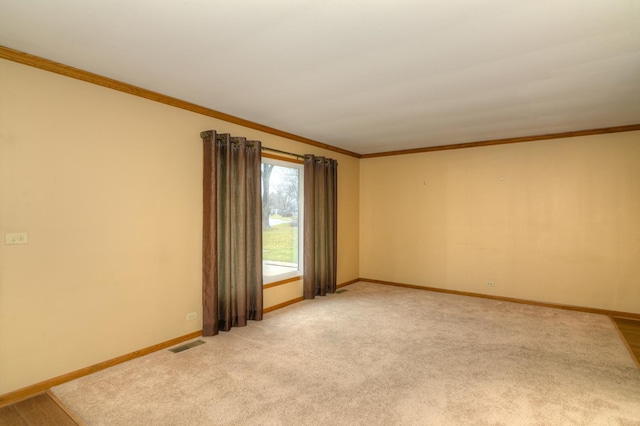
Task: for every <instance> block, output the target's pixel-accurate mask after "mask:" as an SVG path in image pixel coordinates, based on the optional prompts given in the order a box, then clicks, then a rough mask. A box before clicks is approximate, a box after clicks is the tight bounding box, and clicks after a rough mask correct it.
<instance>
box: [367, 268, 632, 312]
mask: <svg viewBox="0 0 640 426" xmlns="http://www.w3.org/2000/svg"><path fill="white" fill-rule="evenodd" d="M359 281H362V282H367V283H374V284H383V285H392V286H396V287H405V288H413V289H417V290H427V291H435V292H438V293H449V294H457V295H460V296H470V297H480V298H483V299H493V300H500V301H503V302H513V303H520V304H523V305H533V306H542V307H545V308H556V309H564V310H568V311H578V312H586V313H589V314H599V315H606V316H609V317H622V318H632V319H640V314H634V313H631V312H620V311H610V310H608V309H599V308H587V307H584V306H573V305H563V304H560V303H549V302H537V301H535V300H527V299H518V298H515V297H504V296H495V295H491V294H482V293H471V292H467V291H458V290H449V289H444V288H437V287H427V286H421V285H413V284H404V283H397V282H392V281H383V280H374V279H370V278H360V280H359Z"/></svg>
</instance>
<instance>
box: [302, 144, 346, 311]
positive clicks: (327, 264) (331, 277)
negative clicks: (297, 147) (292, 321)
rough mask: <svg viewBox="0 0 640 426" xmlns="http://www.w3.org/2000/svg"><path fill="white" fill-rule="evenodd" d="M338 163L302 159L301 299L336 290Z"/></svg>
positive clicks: (314, 158) (318, 159)
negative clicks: (302, 241)
mask: <svg viewBox="0 0 640 426" xmlns="http://www.w3.org/2000/svg"><path fill="white" fill-rule="evenodd" d="M337 182H338V162H337V161H336V160H333V159H330V158H325V157H315V156H313V155H305V156H304V287H303V288H304V291H303V293H304V298H305V299H313V298H315V296H324V295H326V294H327V293H334V292H335V291H336V281H337V268H336V265H337V259H338V252H337V235H338V227H337V223H338V188H337Z"/></svg>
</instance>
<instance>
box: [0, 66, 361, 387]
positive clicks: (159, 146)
mask: <svg viewBox="0 0 640 426" xmlns="http://www.w3.org/2000/svg"><path fill="white" fill-rule="evenodd" d="M0 76H1V78H0V236H2V238H3V240H4V235H5V233H8V232H28V234H29V244H26V245H11V246H8V245H4V244H0V395H1V394H4V393H6V392H10V391H13V390H16V389H18V388H21V387H24V386H28V385H31V384H34V383H37V382H40V381H43V380H46V379H49V378H53V377H56V376H58V375H61V374H65V373H68V372H71V371H74V370H77V369H80V368H83V367H86V366H89V365H92V364H95V363H98V362H102V361H105V360H108V359H111V358H114V357H117V356H120V355H123V354H126V353H129V352H132V351H135V350H138V349H141V348H144V347H147V346H150V345H154V344H157V343H160V342H163V341H166V340H169V339H172V338H175V337H178V336H182V335H185V334H187V333H190V332H193V331H196V330H199V329H200V328H201V326H202V322H201V313H202V308H201V271H200V268H201V229H202V225H201V224H202V193H201V191H202V142H201V139H200V136H199V134H200V132H201V131H202V130H207V129H215V130H218V131H221V132H231V133H232V134H234V135H239V136H246V137H249V138H251V139H259V140H261V141H262V142H263V144H264V145H265V146H270V147H273V148H279V149H285V150H290V151H293V152H299V153H315V154H328V155H330V156H331V157H333V158H336V159H338V161H339V164H340V165H339V179H340V183H339V213H338V214H339V221H340V229H339V235H338V240H339V249H338V262H339V266H338V282H345V281H348V280H352V279H355V278H357V277H358V255H359V253H358V219H359V218H358V207H359V199H358V191H359V160H358V159H356V158H352V157H347V156H344V155H340V154H336V153H333V152H327V151H323V150H321V149H318V148H315V147H311V146H309V145H303V144H300V143H297V142H295V141H291V140H287V139H283V138H280V137H276V136H273V135H269V134H265V133H261V132H258V131H255V130H252V129H247V128H243V127H240V126H236V125H233V124H229V123H226V122H222V121H218V120H215V119H212V118H209V117H206V116H201V115H198V114H194V113H191V112H187V111H183V110H180V109H176V108H173V107H170V106H166V105H162V104H158V103H155V102H152V101H148V100H145V99H141V98H138V97H134V96H131V95H127V94H123V93H120V92H117V91H113V90H109V89H106V88H102V87H98V86H95V85H91V84H88V83H84V82H81V81H77V80H73V79H70V78H66V77H62V76H59V75H55V74H52V73H49V72H45V71H41V70H38V69H35V68H31V67H27V66H24V65H19V64H16V63H13V62H8V61H5V60H0ZM301 295H302V290H301V286H300V283H292V284H289V285H286V286H282V288H280V287H274V288H271V289H267V290H265V302H266V305H265V307H269V306H272V305H277V304H279V303H283V302H286V301H288V300H291V299H294V298H297V297H300V296H301ZM189 312H197V314H198V319H197V320H196V321H189V322H187V321H186V320H185V315H186V314H187V313H189Z"/></svg>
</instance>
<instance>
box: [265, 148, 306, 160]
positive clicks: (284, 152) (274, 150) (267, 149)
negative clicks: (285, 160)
mask: <svg viewBox="0 0 640 426" xmlns="http://www.w3.org/2000/svg"><path fill="white" fill-rule="evenodd" d="M262 150H263V151H271V152H277V153H278V154H286V155H291V156H292V157H296V158H301V159H304V155H300V154H294V153H293V152H287V151H281V150H279V149H275V148H267V147H266V146H263V147H262Z"/></svg>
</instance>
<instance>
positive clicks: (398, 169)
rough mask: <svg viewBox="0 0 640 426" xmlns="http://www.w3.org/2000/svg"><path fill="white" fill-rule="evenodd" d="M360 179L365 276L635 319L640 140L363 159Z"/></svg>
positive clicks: (599, 139)
mask: <svg viewBox="0 0 640 426" xmlns="http://www.w3.org/2000/svg"><path fill="white" fill-rule="evenodd" d="M360 173H361V174H360V182H361V186H360V188H361V189H360V236H361V238H360V276H361V277H362V278H371V279H378V280H385V281H393V282H400V283H406V284H414V285H421V286H431V287H438V288H443V289H453V290H459V291H468V292H475V293H484V294H493V295H500V296H508V297H516V298H522V299H528V300H535V301H543V302H552V303H560V304H568V305H577V306H582V307H592V308H600V309H610V310H619V311H625V312H633V313H640V220H639V218H640V132H629V133H617V134H610V135H599V136H588V137H576V138H570V139H558V140H549V141H544V142H542V141H540V142H530V143H519V144H510V145H500V146H490V147H480V148H471V149H460V150H452V151H440V152H432V153H423V154H414V155H403V156H395V157H382V158H371V159H364V160H362V161H361V164H360ZM488 281H491V282H494V283H495V287H488V286H487V285H486V283H487V282H488Z"/></svg>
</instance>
